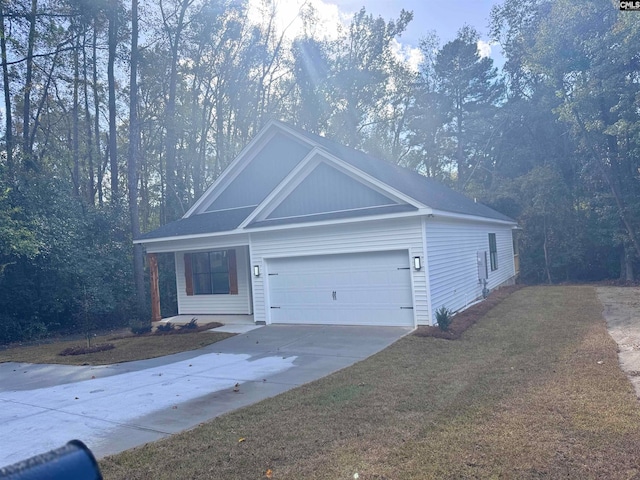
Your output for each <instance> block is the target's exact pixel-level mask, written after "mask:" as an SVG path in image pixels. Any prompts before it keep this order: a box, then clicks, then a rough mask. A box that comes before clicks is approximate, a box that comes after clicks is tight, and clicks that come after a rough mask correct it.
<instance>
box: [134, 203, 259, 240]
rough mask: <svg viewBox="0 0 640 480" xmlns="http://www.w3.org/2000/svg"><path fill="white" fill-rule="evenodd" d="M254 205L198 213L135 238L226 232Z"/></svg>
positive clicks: (246, 214)
mask: <svg viewBox="0 0 640 480" xmlns="http://www.w3.org/2000/svg"><path fill="white" fill-rule="evenodd" d="M254 209H255V207H245V208H236V209H233V210H224V211H221V212H211V213H200V214H198V215H193V216H191V217H187V218H181V219H180V220H176V221H175V222H171V223H167V224H166V225H163V226H161V227H159V228H156V229H155V230H152V231H151V232H148V233H144V234H142V235H140V236H139V237H138V238H137V240H150V239H153V238H164V237H180V236H182V235H197V234H200V233H215V232H227V231H229V230H233V229H235V228H236V227H237V226H238V225H240V224H241V223H242V221H243V220H244V219H245V218H247V216H248V215H249V214H250V213H251V212H252V211H253V210H254Z"/></svg>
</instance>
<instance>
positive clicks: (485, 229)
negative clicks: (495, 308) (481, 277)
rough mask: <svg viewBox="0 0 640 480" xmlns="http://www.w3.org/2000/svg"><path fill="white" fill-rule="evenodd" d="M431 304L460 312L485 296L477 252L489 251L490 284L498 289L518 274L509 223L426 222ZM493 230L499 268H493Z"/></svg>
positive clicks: (433, 307) (442, 220)
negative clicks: (514, 261)
mask: <svg viewBox="0 0 640 480" xmlns="http://www.w3.org/2000/svg"><path fill="white" fill-rule="evenodd" d="M425 229H426V232H425V233H426V239H427V250H428V252H427V256H428V260H429V282H430V286H431V305H432V309H433V310H432V311H433V313H434V315H435V312H436V310H437V309H439V308H440V307H443V306H444V307H446V308H448V309H449V310H451V311H458V310H461V309H463V308H465V307H466V306H468V305H469V304H471V303H473V302H474V301H475V300H477V299H479V298H481V297H482V288H483V286H482V284H481V283H480V282H479V281H478V265H477V252H478V251H486V252H487V270H488V273H489V278H488V281H487V287H488V288H489V289H493V288H496V287H498V286H500V285H501V284H503V283H505V282H506V281H508V280H510V279H511V278H512V277H514V275H515V267H514V263H513V242H512V229H511V226H509V225H500V224H491V223H484V222H470V221H459V220H449V219H438V218H436V219H428V220H427V221H426V222H425ZM489 233H495V234H496V245H497V253H498V269H497V270H495V271H493V272H492V271H491V263H490V256H489Z"/></svg>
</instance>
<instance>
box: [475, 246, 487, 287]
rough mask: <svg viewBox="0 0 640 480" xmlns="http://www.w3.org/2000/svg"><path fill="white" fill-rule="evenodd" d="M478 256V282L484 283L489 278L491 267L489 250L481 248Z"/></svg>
mask: <svg viewBox="0 0 640 480" xmlns="http://www.w3.org/2000/svg"><path fill="white" fill-rule="evenodd" d="M477 256H478V282H479V283H482V282H483V281H484V280H486V279H487V278H489V269H488V266H487V252H486V250H479V251H478V253H477Z"/></svg>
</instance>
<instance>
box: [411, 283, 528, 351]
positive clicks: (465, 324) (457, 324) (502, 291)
mask: <svg viewBox="0 0 640 480" xmlns="http://www.w3.org/2000/svg"><path fill="white" fill-rule="evenodd" d="M522 287H524V285H511V286H508V287H502V288H499V289H497V290H494V291H493V292H491V293H490V294H489V296H488V297H487V298H486V299H485V300H484V301H482V302H480V303H477V304H475V305H473V306H471V307H469V308H467V309H466V310H463V311H462V312H459V313H457V314H456V315H455V316H454V317H453V320H452V322H451V325H450V326H449V330H447V331H443V330H440V327H437V326H429V327H426V326H425V327H418V328H417V329H416V331H415V332H413V334H414V335H415V336H417V337H435V338H444V339H446V340H457V339H458V338H460V336H461V335H462V334H463V333H464V331H465V330H466V329H467V328H469V327H470V326H471V325H473V324H474V323H476V322H477V321H478V320H480V319H481V318H482V317H483V316H484V315H485V314H486V313H487V312H488V311H489V310H491V309H492V308H493V307H495V306H496V305H498V304H499V303H500V302H502V301H503V300H504V299H505V298H507V297H508V296H509V295H511V294H512V293H513V292H515V291H516V290H520V289H521V288H522Z"/></svg>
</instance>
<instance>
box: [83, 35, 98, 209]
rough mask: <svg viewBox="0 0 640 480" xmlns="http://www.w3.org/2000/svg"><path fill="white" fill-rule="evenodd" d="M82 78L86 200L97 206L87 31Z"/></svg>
mask: <svg viewBox="0 0 640 480" xmlns="http://www.w3.org/2000/svg"><path fill="white" fill-rule="evenodd" d="M82 78H83V95H84V117H85V122H86V129H87V162H88V167H87V169H88V172H87V173H88V179H87V193H86V199H87V202H88V203H89V204H90V205H95V201H96V190H95V177H94V175H95V172H94V166H93V158H94V154H95V152H94V151H93V138H92V137H93V130H92V128H91V112H90V111H89V78H88V76H87V31H86V29H85V31H84V35H83V41H82Z"/></svg>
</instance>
